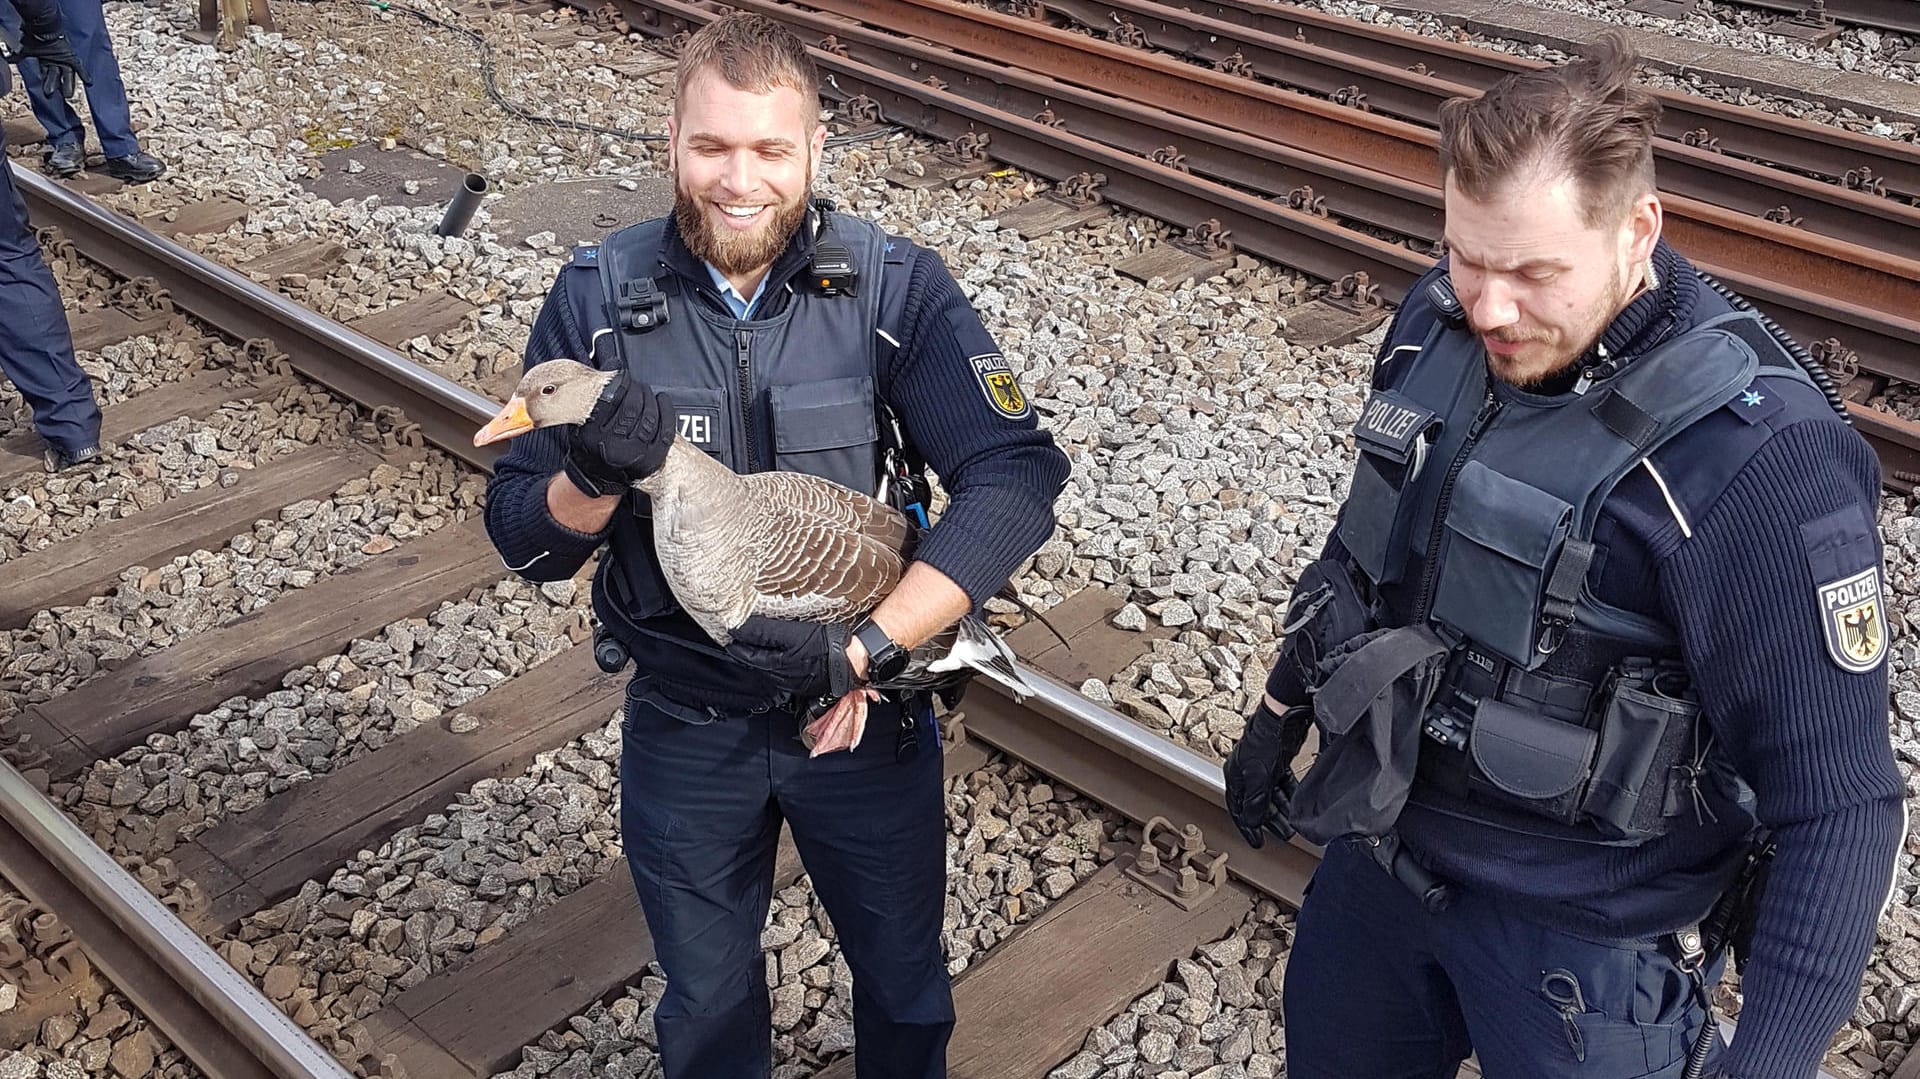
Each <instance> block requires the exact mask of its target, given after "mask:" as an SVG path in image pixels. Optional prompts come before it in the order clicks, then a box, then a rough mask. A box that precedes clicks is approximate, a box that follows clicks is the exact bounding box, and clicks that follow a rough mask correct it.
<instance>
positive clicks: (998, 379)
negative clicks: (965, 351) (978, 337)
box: [967, 352, 1032, 420]
mask: <svg viewBox="0 0 1920 1079" xmlns="http://www.w3.org/2000/svg"><path fill="white" fill-rule="evenodd" d="M967 365H968V366H970V367H972V368H973V377H974V378H975V379H976V380H978V381H979V383H980V392H981V393H983V394H986V397H987V403H988V404H990V405H992V406H993V410H994V411H995V412H998V413H999V414H1001V415H1002V416H1005V417H1006V418H1008V419H1010V420H1024V419H1026V418H1027V416H1028V414H1029V413H1030V412H1031V411H1032V409H1031V408H1030V407H1029V405H1028V404H1027V395H1026V394H1025V393H1023V392H1021V389H1020V383H1019V382H1018V381H1017V380H1016V379H1015V378H1014V377H1013V368H1012V367H1010V366H1008V365H1007V358H1006V357H1005V356H1002V355H1000V354H999V353H998V352H989V353H986V354H985V355H982V356H974V357H972V358H971V359H969V360H967Z"/></svg>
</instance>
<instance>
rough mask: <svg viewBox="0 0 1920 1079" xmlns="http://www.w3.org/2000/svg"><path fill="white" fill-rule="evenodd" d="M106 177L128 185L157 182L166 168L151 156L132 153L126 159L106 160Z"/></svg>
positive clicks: (112, 158)
mask: <svg viewBox="0 0 1920 1079" xmlns="http://www.w3.org/2000/svg"><path fill="white" fill-rule="evenodd" d="M101 167H102V168H103V169H105V170H106V173H107V175H108V176H111V177H113V178H114V179H116V180H124V181H126V182H127V183H130V184H144V183H146V182H147V181H148V180H158V179H159V178H160V175H161V174H162V173H164V172H166V171H167V166H166V165H165V164H164V163H162V162H161V160H160V159H159V158H157V157H155V156H153V155H152V154H149V153H141V152H138V151H136V152H134V153H132V154H129V155H127V156H126V157H110V158H107V162H106V164H105V165H103V166H101Z"/></svg>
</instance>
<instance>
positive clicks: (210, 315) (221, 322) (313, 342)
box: [13, 165, 501, 468]
mask: <svg viewBox="0 0 1920 1079" xmlns="http://www.w3.org/2000/svg"><path fill="white" fill-rule="evenodd" d="M13 183H14V186H15V187H16V188H18V189H19V191H20V193H21V195H23V196H24V197H25V198H26V202H27V207H28V209H29V211H30V212H31V216H32V219H33V222H34V224H35V225H53V226H56V227H58V228H59V229H60V231H61V232H62V233H64V234H65V235H66V236H67V238H68V239H70V240H72V241H73V242H74V244H76V245H77V246H78V247H79V248H80V250H81V251H83V252H85V253H86V256H87V258H89V259H91V260H93V261H95V262H98V263H100V264H101V265H103V266H105V267H107V268H108V269H110V270H112V271H114V272H115V273H118V274H121V275H123V276H125V277H128V278H136V277H154V278H160V279H162V280H163V281H164V282H165V287H166V288H167V290H168V291H169V292H170V293H171V295H172V297H173V299H174V301H175V302H176V303H178V304H179V305H180V306H182V307H185V308H187V309H189V310H191V311H193V312H194V313H195V314H197V315H199V316H200V317H201V318H204V319H206V320H207V321H208V322H209V323H211V324H213V325H214V326H217V327H219V328H220V329H221V330H223V331H225V332H227V333H229V334H232V335H233V336H234V337H237V338H239V339H240V340H242V341H245V340H249V339H251V338H256V337H264V338H269V339H271V340H272V341H273V342H274V343H275V344H276V345H278V346H279V347H280V348H281V350H282V351H284V352H285V353H286V354H287V358H288V360H289V361H290V362H291V363H292V364H293V368H294V370H296V371H298V372H300V373H301V374H302V375H305V376H306V377H308V378H311V379H313V380H314V381H315V382H318V383H320V384H321V385H323V386H325V387H327V388H328V389H330V390H333V391H334V392H336V393H338V394H340V395H341V396H342V397H345V398H347V399H348V400H352V401H370V402H375V403H378V404H381V405H385V406H389V407H397V408H399V409H400V410H401V411H402V412H403V413H405V415H406V418H407V420H409V421H411V422H412V423H414V424H417V425H418V426H419V429H420V434H421V435H422V436H424V437H425V438H426V439H427V440H428V441H431V442H434V443H437V444H439V445H443V446H445V447H446V448H447V452H448V453H450V454H453V455H454V456H455V457H458V458H459V459H461V460H463V461H466V462H467V463H468V464H471V465H475V466H478V467H482V468H487V467H491V465H492V463H493V460H494V458H496V457H498V456H499V455H500V452H501V450H500V447H498V446H480V447H476V446H474V444H473V432H474V429H475V428H476V427H477V426H478V425H479V424H482V423H485V422H486V419H487V417H488V416H490V415H492V414H493V408H494V406H493V404H492V403H490V402H489V401H487V399H486V398H484V397H482V396H480V395H479V394H477V393H474V392H473V391H472V390H469V389H467V388H466V387H464V386H460V385H457V384H455V383H453V382H450V381H448V380H447V379H445V378H442V377H441V376H439V375H436V374H434V373H433V372H431V371H429V370H427V369H426V368H424V367H421V366H420V365H419V364H416V363H414V362H412V361H411V360H408V359H407V358H406V357H404V356H402V355H400V354H399V353H398V352H395V351H394V350H392V349H390V348H388V347H387V346H385V345H383V344H381V343H380V342H378V341H375V340H373V339H372V338H370V337H367V336H366V335H364V334H361V333H358V332H356V331H354V330H351V329H348V328H347V327H345V326H342V325H340V324H339V323H337V322H335V321H333V320H332V319H329V318H325V317H323V316H320V315H317V314H314V313H313V312H312V311H309V310H307V309H306V308H304V307H302V306H300V305H299V304H297V303H294V302H293V301H291V300H289V299H287V298H286V297H284V296H282V295H280V294H279V293H277V292H273V291H272V290H270V289H267V288H264V287H262V286H261V285H260V284H258V283H256V282H255V281H253V280H252V279H250V278H247V277H243V276H241V275H239V274H236V273H234V272H232V271H231V270H229V269H227V268H226V267H224V266H221V265H219V264H218V263H215V262H213V261H211V260H209V259H207V258H204V257H202V256H200V255H198V254H196V253H194V252H192V251H190V250H188V249H186V248H184V247H181V246H180V245H179V244H176V243H173V242H172V241H170V240H167V239H165V238H163V237H160V236H157V235H155V234H153V233H151V232H149V231H147V230H146V229H144V228H141V227H140V225H139V224H138V223H136V222H134V221H132V220H130V219H128V218H127V217H125V216H123V215H121V214H117V213H114V212H113V211H111V210H107V209H105V208H103V207H101V206H99V205H98V204H96V203H94V202H92V201H90V200H88V199H85V198H82V197H81V196H79V195H76V194H74V193H73V192H72V191H69V190H68V189H67V188H65V187H63V186H61V185H60V184H57V183H54V182H53V181H52V180H49V179H47V178H46V177H44V176H42V175H40V174H39V173H37V172H33V171H31V170H28V169H24V168H21V167H19V166H18V165H15V166H13ZM476 416H477V417H479V418H478V419H475V418H474V417H476ZM463 443H464V444H463Z"/></svg>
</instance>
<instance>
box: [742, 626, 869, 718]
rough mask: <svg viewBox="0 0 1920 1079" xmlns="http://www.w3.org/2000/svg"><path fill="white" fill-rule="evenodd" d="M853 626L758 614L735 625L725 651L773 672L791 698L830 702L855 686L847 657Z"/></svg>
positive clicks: (775, 681) (775, 679)
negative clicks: (799, 620)
mask: <svg viewBox="0 0 1920 1079" xmlns="http://www.w3.org/2000/svg"><path fill="white" fill-rule="evenodd" d="M850 632H851V628H850V627H848V626H846V625H843V624H840V623H823V622H795V621H791V620H789V619H785V618H763V617H761V616H760V615H754V616H753V617H752V618H749V619H747V620H746V621H745V622H742V623H741V624H740V626H739V628H738V629H735V630H734V631H733V643H732V644H730V645H728V646H727V652H728V654H730V655H732V656H733V657H734V658H735V659H737V660H739V661H740V662H742V663H744V664H746V665H747V666H749V667H752V668H754V669H755V670H758V671H761V672H763V673H765V674H767V675H768V676H770V677H771V679H772V680H773V682H774V684H775V685H777V686H778V687H779V688H780V690H781V691H782V692H783V693H785V694H786V695H787V696H789V697H790V698H792V699H793V700H795V701H798V702H800V703H802V704H806V705H813V704H815V703H817V702H819V701H822V700H824V701H825V702H826V703H827V704H829V705H831V704H832V703H833V702H834V701H837V700H839V699H840V698H841V697H842V696H844V695H845V694H847V693H848V692H850V691H852V689H853V688H854V684H855V683H854V678H853V665H852V664H850V663H848V662H847V636H848V634H849V633H850Z"/></svg>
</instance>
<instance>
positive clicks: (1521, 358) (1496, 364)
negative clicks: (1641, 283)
mask: <svg viewBox="0 0 1920 1079" xmlns="http://www.w3.org/2000/svg"><path fill="white" fill-rule="evenodd" d="M1632 272H1633V271H1632V270H1628V271H1627V272H1626V273H1616V274H1614V277H1613V280H1612V281H1610V282H1608V284H1607V290H1606V292H1604V293H1602V294H1601V296H1600V298H1599V299H1598V300H1596V301H1595V302H1594V305H1593V306H1592V307H1590V308H1588V309H1587V311H1586V313H1585V314H1584V315H1582V316H1581V318H1580V320H1579V322H1578V323H1577V324H1575V325H1573V326H1570V327H1568V328H1567V329H1566V330H1565V332H1563V333H1562V334H1560V335H1559V342H1560V345H1561V351H1559V352H1558V353H1557V354H1556V355H1555V356H1554V357H1553V359H1552V361H1551V362H1548V363H1544V364H1543V363H1539V362H1538V361H1533V362H1529V358H1528V357H1527V356H1526V355H1525V354H1524V353H1522V354H1521V355H1518V356H1514V357H1512V358H1502V357H1500V356H1497V355H1495V354H1494V353H1492V352H1491V351H1489V352H1488V353H1487V366H1488V367H1489V369H1491V370H1492V371H1493V374H1494V377H1496V378H1498V379H1499V380H1500V381H1502V382H1505V383H1507V384H1508V385H1510V386H1513V387H1515V388H1517V389H1522V390H1540V389H1543V388H1549V386H1550V384H1551V383H1553V382H1554V381H1556V380H1559V379H1562V378H1564V377H1565V376H1567V375H1568V374H1570V369H1571V368H1572V367H1573V365H1574V364H1575V363H1576V362H1578V361H1579V359H1580V358H1581V357H1582V356H1585V355H1586V354H1587V353H1588V352H1589V351H1591V350H1592V348H1593V346H1594V345H1596V344H1598V343H1599V341H1600V335H1601V334H1604V333H1605V332H1606V331H1607V327H1608V326H1610V325H1612V324H1613V320H1614V319H1615V318H1616V317H1618V315H1619V314H1620V312H1621V311H1622V310H1624V309H1625V308H1626V306H1627V302H1628V301H1629V300H1631V299H1632V298H1633V290H1632V289H1630V288H1629V287H1628V285H1627V279H1628V276H1629V275H1630V274H1631V273H1632ZM1483 336H1487V337H1492V338H1494V339H1495V340H1498V341H1507V342H1518V341H1541V342H1547V341H1549V340H1550V339H1549V338H1544V337H1542V336H1540V335H1539V334H1537V333H1526V332H1521V333H1513V332H1510V331H1507V330H1496V331H1494V332H1493V333H1490V334H1485V335H1483ZM1567 341H1577V342H1578V343H1579V345H1578V347H1576V348H1567V347H1566V345H1565V342H1567Z"/></svg>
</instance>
